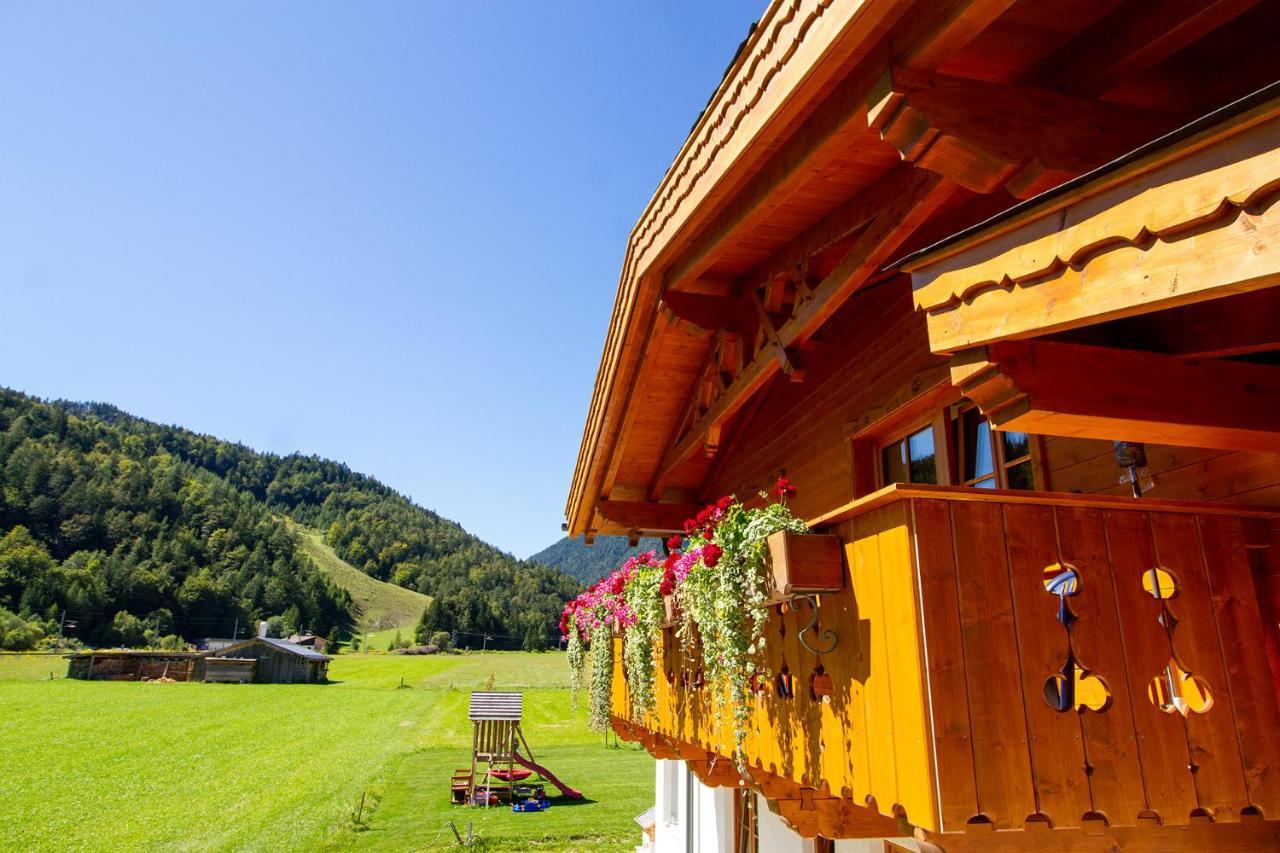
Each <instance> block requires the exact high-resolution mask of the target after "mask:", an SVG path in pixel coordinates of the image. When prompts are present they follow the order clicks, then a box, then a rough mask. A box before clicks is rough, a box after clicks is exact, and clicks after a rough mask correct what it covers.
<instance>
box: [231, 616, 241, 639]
mask: <svg viewBox="0 0 1280 853" xmlns="http://www.w3.org/2000/svg"><path fill="white" fill-rule="evenodd" d="M231 639H233V640H238V639H240V617H239V616H237V617H236V621H235V624H234V625H233V626H232V628H231Z"/></svg>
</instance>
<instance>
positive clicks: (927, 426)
mask: <svg viewBox="0 0 1280 853" xmlns="http://www.w3.org/2000/svg"><path fill="white" fill-rule="evenodd" d="M925 430H930V431H931V432H932V433H933V470H934V474H935V476H936V478H937V481H938V482H937V483H927V484H925V485H947V483H946V482H944V481H945V480H947V479H949V478H948V477H947V476H946V473H945V472H944V470H943V467H944V466H942V465H940V464H939V462H940V461H941V459H942V458H943V456H944V454H942V453H939V450H938V448H939V447H940V446H941V445H940V444H939V442H938V438H939V436H938V427H937V424H935V423H934V419H933V418H926V419H924V420H922V421H918V422H917V423H916V424H914V425H913V426H911V427H908V428H907V429H906V430H903V431H902V432H900V433H897V434H896V437H895V438H892V439H890V440H888V441H885V442H883V443H879V444H877V446H876V452H875V458H876V477H877V482H878V484H879V486H880V487H881V488H883V487H884V486H887V485H889V480H888V478H887V477H886V476H885V474H886V472H885V465H884V452H885V451H886V450H888V449H889V448H891V447H899V446H901V445H903V444H906V446H907V462H906V470H907V476H908V477H910V476H911V438H912V436H914V435H917V434H919V433H922V432H924V431H925ZM894 482H898V481H896V480H895V481H894ZM905 482H906V483H908V484H915V481H914V480H910V479H908V480H906V481H905Z"/></svg>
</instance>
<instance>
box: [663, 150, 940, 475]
mask: <svg viewBox="0 0 1280 853" xmlns="http://www.w3.org/2000/svg"><path fill="white" fill-rule="evenodd" d="M953 191H954V185H952V184H949V183H947V182H946V181H944V180H943V179H942V178H941V177H940V176H938V175H934V174H930V173H928V172H920V171H919V170H917V173H916V174H915V175H913V180H912V181H911V183H910V185H909V186H908V187H907V188H906V189H904V191H903V192H902V193H901V194H899V195H898V196H897V197H896V198H895V199H894V200H893V201H892V203H890V204H889V205H888V206H886V207H884V208H882V209H881V210H880V212H879V214H878V215H877V216H876V217H875V218H874V219H873V220H872V221H871V223H870V224H869V225H868V226H867V227H866V228H865V229H864V230H863V231H862V233H861V234H859V236H858V238H857V239H856V240H855V241H854V243H853V245H852V246H851V247H850V248H849V250H848V252H846V254H845V256H844V258H843V259H842V260H841V261H840V263H839V264H837V265H836V267H835V269H834V270H832V271H831V272H830V273H829V274H827V275H826V276H825V277H824V278H823V279H822V281H821V282H820V283H818V285H817V286H816V287H814V288H813V297H812V298H811V299H809V300H808V301H806V302H804V303H802V304H800V305H798V306H797V307H796V310H795V312H794V313H793V314H792V316H791V318H790V319H789V320H787V322H785V323H783V324H782V326H781V327H780V328H778V329H776V330H775V331H776V335H777V338H776V341H777V345H780V346H781V347H782V348H783V349H784V350H785V349H786V348H789V347H796V346H799V345H800V344H802V343H804V342H805V341H806V340H807V339H808V337H809V336H810V335H812V334H813V332H814V331H815V330H816V329H817V328H818V327H819V326H820V325H821V324H822V323H823V322H824V321H825V320H826V319H827V318H828V317H829V316H830V315H831V314H832V313H833V312H834V311H835V310H836V308H837V307H838V306H839V305H841V304H843V302H844V301H845V299H847V298H848V297H849V295H850V294H852V293H853V292H854V291H855V290H857V289H858V288H859V287H861V286H862V285H863V284H864V283H865V282H866V281H867V280H868V279H869V278H870V277H871V276H872V275H873V274H875V273H876V272H877V271H878V270H879V269H880V268H881V266H882V265H883V264H885V263H886V262H887V261H888V260H889V258H890V257H891V256H892V255H893V253H894V252H895V251H897V248H898V247H899V246H900V245H902V242H903V241H904V240H906V239H907V237H908V236H909V235H910V234H911V232H912V231H914V230H915V229H916V228H917V227H919V225H920V223H921V222H923V221H924V220H925V219H927V218H928V217H929V216H930V215H931V214H932V213H933V212H934V211H936V210H937V209H938V208H939V207H940V206H942V205H943V204H944V203H945V202H946V200H947V199H948V198H949V197H950V196H951V194H952V192H953ZM780 369H781V365H780V363H779V361H778V359H777V358H775V357H773V353H772V352H770V351H768V350H765V351H758V352H756V353H755V355H754V356H753V358H752V359H751V361H750V362H749V363H748V364H747V365H746V366H745V367H744V368H743V370H742V372H741V373H739V374H738V377H737V378H736V379H735V380H734V381H733V384H732V385H730V386H729V388H728V389H727V390H726V391H725V392H724V393H723V394H721V395H720V397H719V398H718V399H717V400H716V401H715V403H714V404H713V405H712V406H711V407H710V408H709V409H708V410H707V411H706V413H705V414H703V415H702V416H701V417H700V418H699V419H698V420H697V422H696V423H695V425H694V426H693V428H692V429H690V430H689V431H688V432H687V433H686V434H685V436H684V437H683V438H682V439H680V440H679V441H677V442H676V443H675V444H674V445H672V446H671V447H670V449H669V450H668V451H667V452H666V454H664V457H663V460H662V464H661V465H660V466H659V468H658V472H659V473H658V480H660V481H662V482H669V481H670V479H671V475H672V473H673V472H674V471H675V469H676V468H678V467H679V466H680V465H682V464H683V463H684V461H685V460H686V459H688V458H689V457H690V456H691V455H692V454H693V453H695V452H696V451H697V450H698V449H699V448H702V447H704V446H705V445H706V437H707V436H708V435H709V434H712V433H714V432H718V431H719V430H720V429H722V428H723V426H724V425H725V423H726V422H727V421H728V420H729V419H730V418H732V417H733V416H734V415H735V414H737V412H738V410H739V409H741V408H742V406H743V405H745V404H746V402H747V401H748V400H750V399H751V397H752V396H753V395H754V394H756V393H757V392H758V391H759V390H760V389H761V388H762V387H763V386H764V384H765V383H766V382H768V381H769V379H771V378H772V377H773V376H774V374H775V373H777V372H778V371H779V370H780Z"/></svg>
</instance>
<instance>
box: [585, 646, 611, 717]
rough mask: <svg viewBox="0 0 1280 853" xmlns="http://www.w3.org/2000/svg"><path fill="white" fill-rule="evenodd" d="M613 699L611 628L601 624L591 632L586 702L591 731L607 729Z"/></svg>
mask: <svg viewBox="0 0 1280 853" xmlns="http://www.w3.org/2000/svg"><path fill="white" fill-rule="evenodd" d="M612 698H613V628H612V627H611V626H610V624H609V623H607V622H601V623H600V624H599V625H597V626H596V627H595V628H594V629H593V630H592V631H591V695H590V697H589V700H588V702H587V725H588V726H589V727H590V728H591V730H592V731H596V732H603V731H607V730H608V728H609V710H610V707H609V706H610V704H611V701H612Z"/></svg>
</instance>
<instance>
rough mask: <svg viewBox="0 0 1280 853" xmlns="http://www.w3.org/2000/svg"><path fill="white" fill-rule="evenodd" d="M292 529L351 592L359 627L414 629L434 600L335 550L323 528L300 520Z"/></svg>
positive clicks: (335, 580) (324, 569) (314, 558)
mask: <svg viewBox="0 0 1280 853" xmlns="http://www.w3.org/2000/svg"><path fill="white" fill-rule="evenodd" d="M289 529H290V530H292V531H293V532H294V533H296V534H297V535H298V544H299V545H300V547H301V550H302V553H303V554H306V555H307V556H308V557H310V558H311V562H313V563H315V565H316V568H318V569H319V570H320V571H321V572H322V573H323V574H324V575H325V577H327V578H328V579H329V580H330V581H331V582H333V583H334V584H336V585H338V586H340V587H342V588H343V589H345V590H346V591H347V592H348V593H349V594H350V595H351V604H352V609H353V613H352V615H353V617H354V618H355V620H356V625H357V626H358V627H359V628H361V629H364V630H367V631H380V630H384V629H387V628H390V629H396V628H399V629H401V630H404V631H406V632H410V631H412V628H413V626H414V625H415V624H416V623H417V621H418V619H419V617H421V616H422V611H423V610H425V609H426V606H427V604H429V603H430V602H431V597H430V596H427V595H423V594H422V593H420V592H415V591H414V590H411V589H405V588H404V587H402V586H396V585H395V584H392V583H387V582H386V581H380V580H378V579H377V578H372V577H369V576H368V575H366V574H365V573H364V572H362V571H360V570H359V569H357V568H356V567H355V566H353V565H351V564H350V563H348V562H346V561H345V560H343V559H342V558H341V557H339V556H338V555H337V554H336V553H334V550H333V549H332V548H330V547H329V546H328V545H326V544H325V543H324V536H323V535H322V534H321V533H320V532H319V531H316V530H312V529H311V528H309V527H303V526H302V525H301V524H298V523H296V522H290V523H289Z"/></svg>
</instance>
